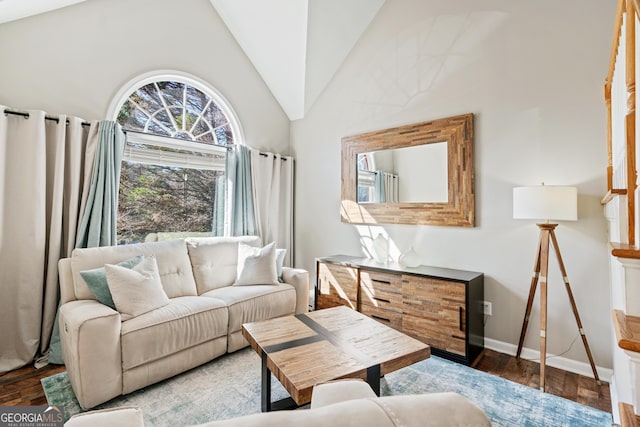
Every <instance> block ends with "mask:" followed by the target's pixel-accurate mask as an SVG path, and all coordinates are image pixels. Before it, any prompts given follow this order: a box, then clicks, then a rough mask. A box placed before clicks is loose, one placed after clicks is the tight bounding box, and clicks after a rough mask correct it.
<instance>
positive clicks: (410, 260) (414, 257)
mask: <svg viewBox="0 0 640 427" xmlns="http://www.w3.org/2000/svg"><path fill="white" fill-rule="evenodd" d="M398 261H400V264H402V265H404V266H405V267H409V268H414V267H419V266H420V265H421V264H422V263H421V262H420V257H419V256H418V254H417V253H416V251H414V250H413V246H411V247H410V248H409V250H408V251H407V252H405V253H403V254H402V255H400V259H399V260H398Z"/></svg>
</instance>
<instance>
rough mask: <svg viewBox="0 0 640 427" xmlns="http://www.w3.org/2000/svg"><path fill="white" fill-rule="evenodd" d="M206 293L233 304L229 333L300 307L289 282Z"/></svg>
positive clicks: (286, 313) (291, 311) (291, 312)
mask: <svg viewBox="0 0 640 427" xmlns="http://www.w3.org/2000/svg"><path fill="white" fill-rule="evenodd" d="M202 296H205V297H209V298H216V299H219V300H222V301H224V303H225V304H226V305H227V306H228V308H229V331H228V332H229V334H231V333H233V332H236V331H239V330H240V329H241V328H242V324H243V323H248V322H257V321H258V320H266V319H272V318H274V317H280V316H287V315H290V314H294V313H295V311H296V291H295V289H294V287H293V286H291V285H288V284H286V283H280V284H277V285H253V286H231V287H224V288H219V289H214V290H212V291H209V292H207V293H205V294H203V295H202Z"/></svg>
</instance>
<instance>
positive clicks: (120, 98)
mask: <svg viewBox="0 0 640 427" xmlns="http://www.w3.org/2000/svg"><path fill="white" fill-rule="evenodd" d="M159 81H175V82H180V83H184V84H187V85H190V86H193V87H195V88H196V89H198V90H200V91H202V92H204V93H205V94H207V95H209V96H210V97H211V99H212V100H213V102H215V103H216V104H217V105H218V107H220V110H222V112H223V113H224V114H225V116H227V119H228V120H229V126H230V128H231V131H232V133H233V142H234V144H238V145H244V131H243V129H242V126H241V125H240V120H238V115H237V114H236V112H235V111H234V109H233V108H232V107H231V104H230V103H229V101H227V99H226V98H225V97H224V95H222V93H220V92H219V91H218V90H216V89H215V88H214V87H212V86H211V85H209V84H208V83H206V82H205V81H204V80H202V79H200V78H198V77H196V76H194V75H191V74H188V73H185V72H182V71H176V70H159V71H150V72H148V73H144V74H142V75H139V76H137V77H134V78H133V79H131V80H129V81H128V82H127V83H126V84H125V85H124V86H122V87H121V88H120V90H119V91H118V92H117V93H116V95H115V96H114V97H113V98H112V101H111V104H109V108H108V110H107V117H108V118H109V120H113V121H116V122H117V120H118V113H119V112H120V109H121V108H122V106H123V105H124V103H125V102H126V101H127V99H129V96H130V95H131V93H133V92H134V91H136V90H138V89H140V88H141V87H143V86H146V85H148V84H151V83H154V82H159ZM136 133H140V132H136ZM145 135H150V134H145ZM165 138H168V137H165ZM168 139H173V138H168ZM184 141H185V142H188V141H187V140H184ZM203 145H207V144H203ZM199 151H201V150H199Z"/></svg>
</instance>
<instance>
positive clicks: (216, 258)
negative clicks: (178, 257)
mask: <svg viewBox="0 0 640 427" xmlns="http://www.w3.org/2000/svg"><path fill="white" fill-rule="evenodd" d="M239 242H243V243H245V244H247V245H251V246H260V244H261V242H260V238H259V237H257V236H240V237H206V238H198V239H186V243H187V249H188V250H189V258H190V259H191V266H192V267H193V276H194V277H195V282H196V285H197V289H198V295H202V294H203V293H205V292H207V291H210V290H212V289H217V288H221V287H223V286H231V285H233V283H234V282H235V281H236V274H237V271H236V270H237V266H238V244H239Z"/></svg>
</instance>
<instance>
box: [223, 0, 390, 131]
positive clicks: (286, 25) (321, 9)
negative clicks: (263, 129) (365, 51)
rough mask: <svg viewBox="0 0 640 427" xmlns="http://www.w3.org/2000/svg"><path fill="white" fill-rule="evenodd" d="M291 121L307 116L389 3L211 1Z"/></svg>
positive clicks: (355, 0)
mask: <svg viewBox="0 0 640 427" xmlns="http://www.w3.org/2000/svg"><path fill="white" fill-rule="evenodd" d="M210 1H211V4H212V5H213V7H215V8H216V10H217V11H218V14H219V15H220V17H221V18H222V20H223V21H224V22H225V24H226V25H227V27H228V28H229V31H230V32H231V33H232V34H233V36H234V37H235V39H236V40H237V42H238V44H239V45H240V46H241V47H242V49H243V50H244V52H245V53H246V55H247V56H248V57H249V59H250V60H251V62H252V63H253V65H254V67H255V68H256V70H257V71H258V73H260V75H261V76H262V78H263V80H264V81H265V83H266V84H267V86H268V87H269V89H270V90H271V92H272V93H273V95H274V97H275V98H276V99H277V101H278V102H279V103H280V105H281V106H282V109H283V110H284V111H285V113H286V114H287V115H288V117H289V119H290V120H297V119H301V118H303V117H304V115H305V113H306V112H307V111H308V110H309V109H310V108H311V106H312V105H313V103H314V102H315V101H316V99H317V98H318V97H319V96H320V94H321V93H322V91H323V90H324V88H325V86H326V85H327V84H328V83H329V81H330V80H331V78H332V77H333V75H334V73H335V72H336V70H337V69H338V67H340V65H341V64H342V62H343V61H344V59H345V58H346V57H347V55H348V54H349V52H350V51H351V48H352V47H353V46H354V45H355V43H356V42H357V41H358V39H359V38H360V36H361V35H362V33H363V32H364V31H365V29H366V28H367V27H368V26H369V24H370V23H371V21H372V20H373V18H374V17H375V15H376V14H377V13H378V10H379V9H380V7H381V6H382V5H383V4H384V0H269V1H264V0H210Z"/></svg>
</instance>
